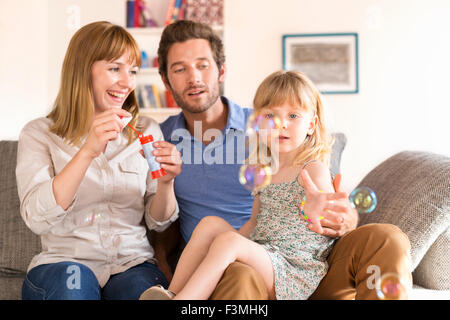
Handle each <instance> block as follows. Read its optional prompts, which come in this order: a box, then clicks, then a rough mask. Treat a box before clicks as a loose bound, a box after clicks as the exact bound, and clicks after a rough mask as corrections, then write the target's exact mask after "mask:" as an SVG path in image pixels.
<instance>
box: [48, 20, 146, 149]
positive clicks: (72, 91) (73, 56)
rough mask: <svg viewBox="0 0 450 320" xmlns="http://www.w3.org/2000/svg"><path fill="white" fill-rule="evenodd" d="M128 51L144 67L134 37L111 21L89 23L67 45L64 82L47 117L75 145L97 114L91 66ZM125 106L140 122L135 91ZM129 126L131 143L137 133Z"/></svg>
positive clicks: (63, 70)
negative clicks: (95, 113) (95, 111)
mask: <svg viewBox="0 0 450 320" xmlns="http://www.w3.org/2000/svg"><path fill="white" fill-rule="evenodd" d="M125 53H128V54H129V59H130V61H129V62H130V63H133V62H134V63H136V64H137V65H138V66H139V67H140V66H141V52H140V50H139V47H138V45H137V43H136V41H135V40H134V39H133V37H132V36H131V35H130V34H129V33H128V32H127V31H126V30H125V29H124V28H122V27H121V26H118V25H114V24H112V23H110V22H106V21H99V22H93V23H90V24H88V25H86V26H84V27H82V28H81V29H79V30H78V31H77V32H76V33H75V34H74V35H73V37H72V39H71V40H70V43H69V47H68V48H67V52H66V56H65V58H64V62H63V66H62V71H61V85H60V88H59V92H58V95H57V97H56V100H55V102H54V104H53V109H52V111H51V112H50V113H49V114H48V115H47V118H50V119H52V120H53V125H52V126H51V128H50V131H51V132H53V133H55V134H57V135H58V136H60V137H62V138H64V140H65V141H66V142H68V143H70V144H72V145H80V144H81V141H82V139H83V137H84V136H85V135H86V134H87V133H88V131H89V128H90V126H91V123H92V118H93V115H94V103H93V96H92V89H91V83H92V81H91V69H92V65H93V63H94V62H96V61H99V60H107V61H113V60H115V59H118V58H120V57H121V56H122V55H123V54H125ZM122 108H123V109H125V110H127V111H128V112H130V113H131V114H132V115H133V118H132V120H131V121H130V124H131V125H132V126H134V125H135V124H136V121H137V116H138V112H139V107H138V103H137V99H136V95H135V92H134V90H133V91H132V92H131V93H130V94H129V95H128V97H127V99H126V100H125V102H124V104H123V106H122ZM127 129H128V137H129V143H131V142H132V141H133V140H134V138H135V133H134V132H133V131H131V130H130V129H129V128H127Z"/></svg>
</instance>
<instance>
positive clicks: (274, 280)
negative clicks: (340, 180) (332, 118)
mask: <svg viewBox="0 0 450 320" xmlns="http://www.w3.org/2000/svg"><path fill="white" fill-rule="evenodd" d="M254 112H255V113H256V114H258V115H259V114H260V115H262V116H263V117H265V118H266V119H271V118H273V117H278V118H279V119H280V123H281V128H280V130H279V135H278V147H276V145H277V144H274V146H271V143H270V141H269V143H267V147H268V148H269V150H270V151H271V157H272V158H273V159H274V160H275V158H278V160H277V167H278V170H277V172H276V173H275V174H274V175H273V176H272V181H271V184H270V185H268V186H267V187H266V188H264V189H262V190H259V191H256V192H255V193H256V194H255V198H254V203H253V211H252V216H251V218H250V220H249V221H248V222H247V223H246V224H245V225H243V226H242V228H241V229H240V230H239V231H236V230H235V229H233V228H232V227H231V226H230V225H229V224H228V223H227V222H225V221H224V220H222V219H221V218H218V217H207V218H205V219H203V220H202V221H201V222H200V223H199V225H198V226H197V228H196V229H195V231H194V233H193V235H192V237H191V240H190V241H189V243H188V244H187V246H186V248H185V250H184V251H183V254H182V255H181V257H180V260H179V262H178V266H177V268H176V271H175V274H174V277H173V279H172V282H171V284H170V286H169V290H165V289H163V288H161V287H159V286H155V287H152V288H150V289H148V290H147V291H146V292H144V294H143V295H142V296H141V299H168V298H173V299H208V298H209V296H210V294H211V293H212V292H213V290H214V288H215V287H216V285H217V283H218V282H219V280H220V278H221V277H222V274H223V272H224V271H225V269H226V268H227V266H228V265H229V264H230V263H232V262H234V261H240V262H243V263H245V264H248V265H250V266H251V267H253V268H254V269H255V270H256V271H257V272H259V273H260V274H261V275H262V277H263V278H264V281H265V284H266V286H267V289H268V292H269V295H270V297H271V298H272V299H275V298H276V299H307V298H308V297H309V296H310V295H311V294H312V293H313V292H314V291H315V289H316V287H317V286H318V284H319V282H320V281H321V279H322V278H323V277H324V276H325V274H326V272H327V262H326V257H327V255H328V252H329V251H330V249H331V247H332V244H333V242H334V240H333V239H331V238H328V237H326V236H322V235H320V234H318V233H316V232H314V231H319V232H320V231H321V227H320V222H319V220H320V216H321V215H323V213H324V212H325V210H330V211H333V209H336V207H335V206H337V205H338V204H337V203H334V204H333V202H332V201H331V200H338V199H341V198H343V197H345V196H346V195H345V194H341V193H334V189H333V186H332V179H331V175H330V171H329V169H328V162H329V158H330V152H331V137H330V136H329V135H328V133H327V131H326V129H325V127H324V122H323V107H322V102H321V99H320V95H319V92H318V91H317V89H316V88H315V86H314V85H313V84H312V83H311V81H310V80H309V79H308V78H307V77H306V76H305V75H303V74H301V73H299V72H283V71H280V72H275V73H273V74H271V75H270V76H269V77H267V78H266V79H265V80H264V81H263V82H262V84H261V85H260V86H259V88H258V90H257V92H256V95H255V99H254ZM276 149H278V150H276ZM305 195H306V201H305V202H303V201H302V200H303V196H305ZM302 202H303V204H302ZM301 204H302V205H301ZM299 205H301V209H300V208H299ZM300 210H301V211H303V214H302V213H301V211H300ZM305 215H306V216H307V219H305V218H304V216H305ZM308 221H309V222H311V224H310V227H308Z"/></svg>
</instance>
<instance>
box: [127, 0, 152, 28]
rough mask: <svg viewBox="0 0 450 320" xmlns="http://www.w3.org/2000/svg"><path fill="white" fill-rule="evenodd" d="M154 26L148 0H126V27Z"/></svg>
mask: <svg viewBox="0 0 450 320" xmlns="http://www.w3.org/2000/svg"><path fill="white" fill-rule="evenodd" d="M156 26H157V24H156V22H155V20H154V19H153V17H152V13H151V11H150V6H149V4H148V0H127V28H143V27H156Z"/></svg>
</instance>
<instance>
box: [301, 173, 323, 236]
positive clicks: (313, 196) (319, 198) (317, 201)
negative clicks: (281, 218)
mask: <svg viewBox="0 0 450 320" xmlns="http://www.w3.org/2000/svg"><path fill="white" fill-rule="evenodd" d="M300 175H301V177H302V180H303V188H304V189H305V195H306V200H305V204H304V206H303V212H304V214H305V215H306V216H307V217H308V221H310V225H308V227H309V229H310V230H312V231H314V232H317V233H319V234H322V233H323V228H322V225H321V223H320V220H321V218H320V217H323V212H324V211H325V207H326V204H327V193H323V192H320V191H319V189H318V188H317V186H316V184H315V183H314V182H313V181H312V180H311V177H310V176H309V174H308V171H306V170H304V169H302V170H301V171H300Z"/></svg>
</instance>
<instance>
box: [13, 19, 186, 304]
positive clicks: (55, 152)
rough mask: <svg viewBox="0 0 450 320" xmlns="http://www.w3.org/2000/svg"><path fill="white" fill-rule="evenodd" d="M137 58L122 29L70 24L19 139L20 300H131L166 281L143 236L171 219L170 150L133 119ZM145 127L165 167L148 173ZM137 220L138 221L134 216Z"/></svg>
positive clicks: (151, 124) (151, 125) (176, 159)
mask: <svg viewBox="0 0 450 320" xmlns="http://www.w3.org/2000/svg"><path fill="white" fill-rule="evenodd" d="M140 64H141V59H140V50H139V48H138V46H137V44H136V42H135V40H134V39H133V38H132V37H131V35H130V34H129V33H128V32H127V31H126V30H125V29H123V28H122V27H120V26H117V25H113V24H111V23H109V22H95V23H91V24H88V25H86V26H84V27H83V28H81V29H80V30H78V31H77V32H76V33H75V35H74V36H73V38H72V39H71V41H70V44H69V47H68V49H67V53H66V56H65V59H64V63H63V67H62V74H61V86H60V89H59V93H58V96H57V98H56V101H55V103H54V106H53V110H52V111H51V112H50V114H49V115H48V116H47V117H46V118H38V119H36V120H33V121H31V122H29V123H28V124H27V125H26V126H25V127H24V128H23V130H22V132H21V134H20V137H19V148H18V154H17V168H16V175H17V185H18V192H19V198H20V201H21V215H22V218H23V219H24V221H25V223H26V224H27V226H28V227H29V228H30V229H31V230H32V231H33V232H35V233H36V234H39V235H40V236H41V242H42V252H41V253H40V254H38V255H37V256H35V257H34V258H33V259H32V261H31V263H30V266H29V268H28V273H27V277H26V279H25V281H24V284H23V288H22V297H23V299H101V298H103V299H138V298H139V296H140V294H141V293H142V292H143V291H144V290H145V289H147V288H148V287H150V286H152V285H155V284H161V285H163V286H167V284H168V283H167V280H166V278H165V277H164V275H163V274H162V273H161V271H160V270H159V269H158V268H157V266H156V265H155V261H154V258H153V248H152V247H151V246H150V244H149V242H148V239H147V237H146V228H145V225H144V224H143V223H142V221H143V220H144V221H145V222H146V224H147V226H148V228H150V229H155V230H157V231H161V230H164V229H165V228H166V227H167V226H168V225H169V224H170V222H172V221H173V220H175V219H176V218H177V214H178V205H177V203H176V199H175V195H174V191H173V179H174V177H175V176H176V175H178V174H179V173H180V171H181V160H180V154H179V152H178V151H177V150H176V148H175V146H174V145H172V144H170V143H168V142H165V141H160V140H163V135H162V132H161V130H160V128H159V126H158V124H157V123H156V122H155V121H154V120H152V119H149V118H144V117H143V118H138V105H137V102H136V96H135V93H134V89H135V87H136V73H137V72H138V70H139V67H140ZM130 117H131V121H130V124H131V125H132V126H133V127H136V128H137V129H138V130H139V131H140V132H142V133H143V134H144V135H148V134H152V135H153V137H154V139H155V141H157V142H156V143H154V147H155V149H156V151H155V152H154V153H157V155H158V158H157V161H159V162H161V167H162V168H164V169H165V171H166V172H167V174H166V175H165V176H163V177H161V178H159V179H158V180H152V179H151V176H150V174H149V172H148V171H149V170H148V165H147V162H146V160H145V158H144V157H143V156H142V155H141V154H140V153H139V151H140V149H141V146H140V144H139V141H138V139H136V138H137V137H136V134H135V133H134V132H133V131H132V130H130V129H129V128H128V127H127V128H124V122H123V121H122V119H126V118H130ZM143 218H144V219H143Z"/></svg>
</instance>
